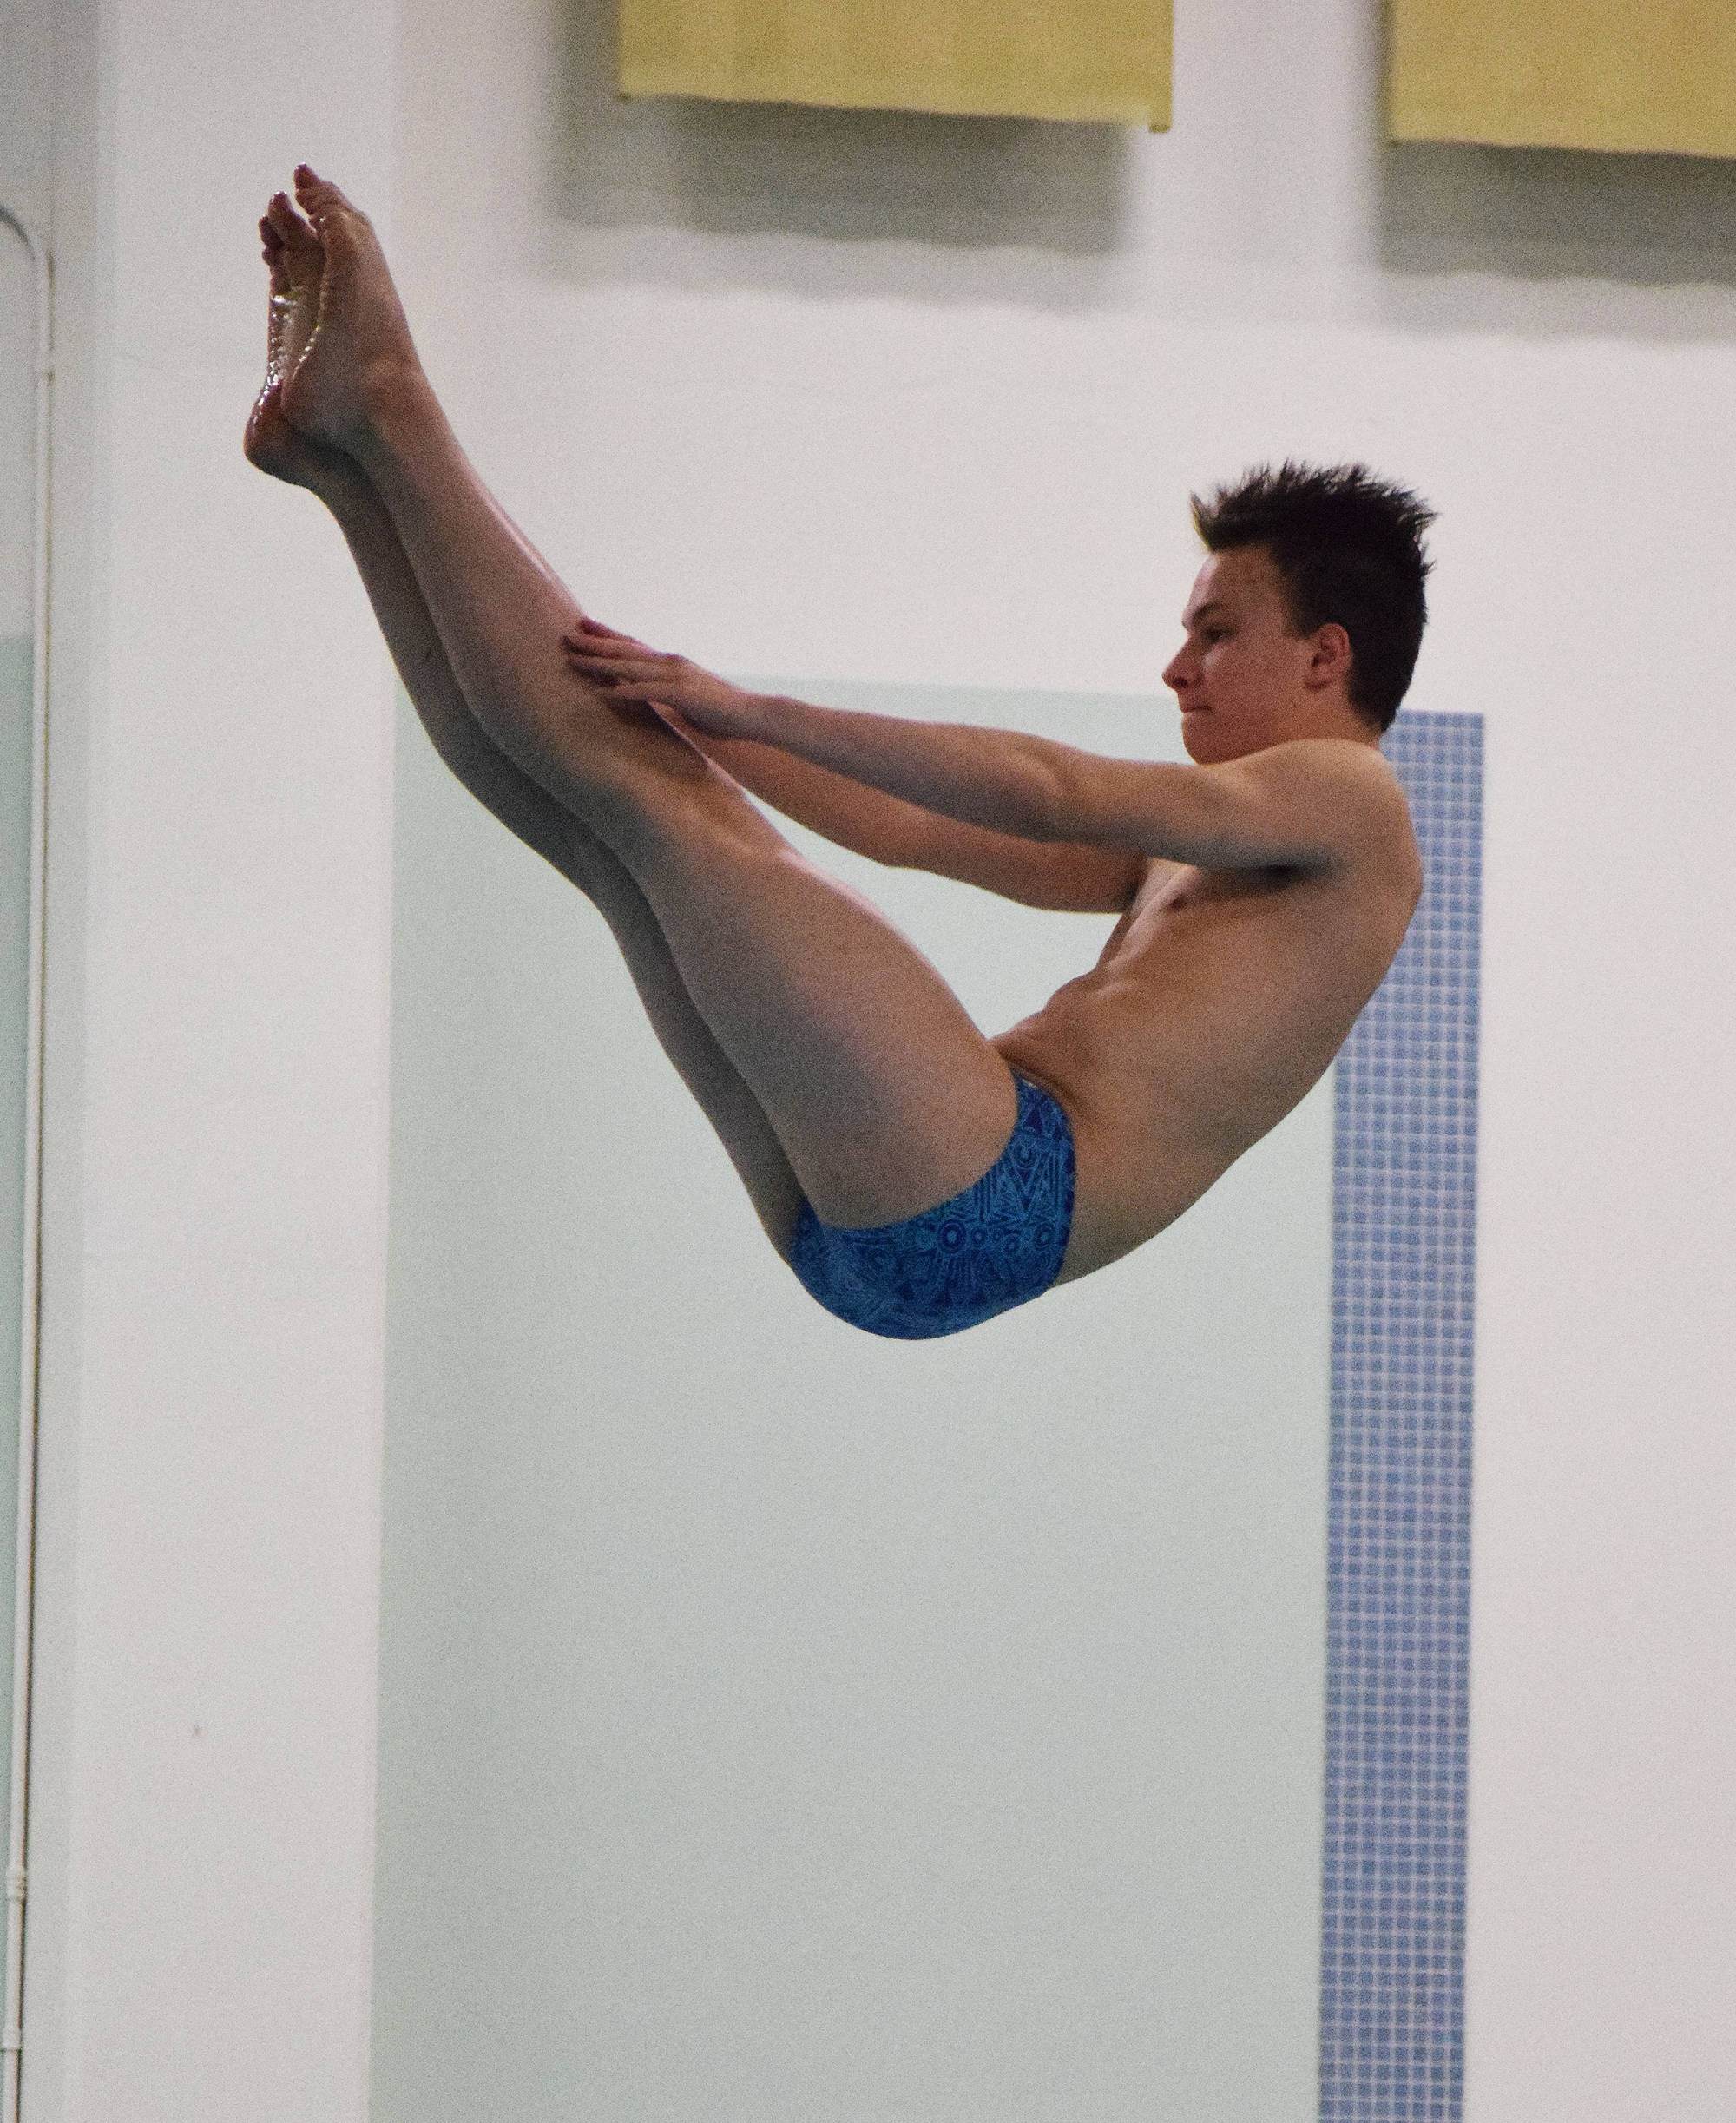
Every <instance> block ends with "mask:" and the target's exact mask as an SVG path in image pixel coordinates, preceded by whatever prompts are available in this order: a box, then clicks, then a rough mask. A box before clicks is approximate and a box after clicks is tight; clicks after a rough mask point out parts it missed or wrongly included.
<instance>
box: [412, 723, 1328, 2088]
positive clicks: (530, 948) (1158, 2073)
mask: <svg viewBox="0 0 1736 2123" xmlns="http://www.w3.org/2000/svg"><path fill="white" fill-rule="evenodd" d="M796 689H798V690H799V689H800V688H796ZM825 697H826V698H829V699H832V700H838V701H840V702H844V703H846V704H851V705H864V706H870V707H891V708H894V709H903V710H904V711H905V712H917V713H924V714H928V715H939V716H952V717H963V718H972V719H976V720H996V721H1012V720H1023V721H1025V722H1027V723H1029V725H1030V726H1034V727H1042V728H1046V729H1048V730H1049V731H1051V732H1053V733H1057V734H1062V735H1065V736H1069V737H1070V738H1072V739H1075V741H1078V742H1081V743H1083V744H1087V745H1090V746H1095V747H1097V748H1100V749H1103V750H1109V751H1119V752H1122V753H1139V752H1155V751H1156V750H1157V749H1158V748H1159V746H1160V743H1161V742H1167V732H1168V731H1169V730H1170V729H1171V728H1173V724H1174V716H1173V711H1170V712H1167V713H1166V709H1165V707H1162V706H1160V705H1159V704H1158V703H1156V702H1152V701H1127V700H1114V701H1112V700H1075V699H1055V698H1049V699H1042V698H1034V697H1032V696H1029V695H1008V694H985V693H944V692H922V693H918V692H916V691H914V690H900V691H891V690H885V691H882V690H877V689H874V688H864V687H829V688H826V689H825ZM397 805H398V810H397V851H396V860H395V887H394V889H395V893H396V913H395V928H396V936H395V972H394V996H393V1065H392V1167H391V1189H392V1193H391V1272H390V1287H389V1298H388V1305H389V1311H388V1372H387V1416H386V1439H385V1501H384V1522H383V1536H384V1552H383V1578H382V1618H381V1646H380V1686H381V1724H380V1762H379V1813H378V1873H377V1883H376V1886H377V1903H376V1909H377V1934H376V1975H375V2009H374V2102H373V2114H374V2119H375V2123H422V2119H424V2118H427V2117H429V2116H444V2115H458V2114H470V2113H477V2114H483V2113H486V2114H488V2115H489V2116H490V2117H491V2118H495V2119H498V2120H499V2123H530V2120H531V2119H536V2120H537V2123H541V2120H542V2119H544V2118H547V2119H549V2123H554V2119H556V2118H559V2119H561V2120H562V2123H569V2119H571V2118H573V2117H575V2116H584V2117H585V2118H587V2119H590V2120H593V2123H642V2120H644V2119H649V2118H656V2119H660V2120H667V2123H688V2120H689V2119H691V2123H700V2120H701V2119H703V2123H721V2120H722V2119H726V2118H739V2119H741V2120H742V2123H747V2120H748V2119H752V2120H753V2123H781V2120H783V2119H787V2120H788V2123H825V2120H826V2119H837V2120H838V2123H845V2120H846V2119H847V2120H848V2123H879V2120H881V2119H886V2120H889V2123H890V2120H891V2119H894V2118H897V2119H909V2120H910V2123H918V2120H920V2123H932V2120H933V2119H934V2118H937V2117H944V2118H945V2119H946V2123H976V2120H977V2119H980V2120H981V2123H1006V2119H1008V2118H1009V2117H1012V2116H1018V2115H1031V2116H1062V2115H1066V2116H1090V2117H1093V2118H1101V2119H1111V2118H1120V2117H1127V2118H1129V2119H1131V2118H1134V2117H1138V2118H1141V2119H1142V2120H1143V2119H1147V2118H1149V2117H1151V2116H1153V2115H1163V2116H1169V2115H1174V2116H1186V2117H1187V2119H1188V2120H1189V2123H1240V2119H1243V2118H1246V2117H1249V2116H1254V2115H1257V2116H1259V2117H1260V2118H1261V2119H1262V2123H1304V2120H1305V2119H1307V2118H1310V2117H1312V2114H1313V2111H1314V2102H1315V2067H1316V2013H1317V1968H1318V1920H1319V1880H1320V1864H1321V1854H1322V1846H1321V1786H1322V1737H1321V1736H1322V1725H1323V1715H1324V1685H1325V1684H1324V1642H1325V1454H1326V1431H1327V1407H1328V1362H1329V1332H1328V1326H1329V1323H1328V1305H1329V1297H1330V1255H1331V1220H1330V1190H1331V1154H1332V1142H1331V1125H1332V1123H1331V1101H1330V1096H1329V1094H1327V1093H1326V1092H1325V1088H1324V1087H1323V1089H1322V1091H1321V1092H1320V1093H1317V1094H1315V1095H1314V1096H1313V1097H1312V1098H1311V1099H1310V1100H1309V1101H1307V1103H1306V1104H1305V1106H1304V1108H1302V1109H1300V1110H1299V1112H1298V1113H1297V1114H1295V1115H1293V1116H1292V1119H1291V1121H1288V1122H1286V1124H1285V1126H1284V1127H1282V1128H1280V1129H1279V1131H1278V1132H1277V1133H1276V1134H1274V1135H1273V1136H1272V1137H1271V1138H1269V1139H1268V1140H1267V1141H1266V1143H1264V1144H1262V1145H1260V1146H1259V1147H1257V1149H1256V1150H1255V1151H1254V1152H1253V1153H1252V1154H1250V1155H1249V1156H1248V1157H1247V1158H1246V1160H1243V1162H1242V1163H1241V1164H1240V1166H1239V1167H1236V1168H1235V1170H1234V1171H1233V1173H1231V1174H1230V1176H1229V1177H1228V1178H1227V1179H1226V1180H1225V1181H1224V1182H1223V1183H1222V1184H1221V1185H1220V1187H1219V1188H1217V1189H1216V1190H1215V1191H1214V1192H1213V1194H1212V1195H1211V1196H1210V1197H1208V1198H1207V1200H1206V1201H1205V1202H1204V1203H1203V1204H1201V1205H1200V1207H1199V1208H1198V1209H1196V1210H1195V1211H1194V1212H1193V1213H1191V1214H1190V1215H1189V1216H1188V1217H1187V1218H1186V1219H1183V1221H1182V1222H1181V1223H1180V1224H1179V1225H1178V1226H1175V1227H1174V1230H1173V1231H1172V1232H1168V1233H1166V1234H1165V1235H1164V1236H1163V1237H1162V1238H1161V1239H1159V1240H1157V1241H1156V1242H1154V1244H1153V1245H1152V1246H1148V1247H1147V1248H1145V1249H1144V1250H1143V1251H1142V1252H1141V1253H1140V1254H1138V1255H1136V1256H1135V1257H1134V1259H1130V1260H1128V1261H1126V1262H1123V1263H1121V1264H1119V1265H1117V1266H1116V1267H1115V1268H1114V1269H1111V1270H1109V1271H1107V1272H1103V1273H1101V1274H1100V1275H1098V1276H1095V1277H1093V1278H1088V1279H1087V1280H1086V1281H1084V1282H1082V1283H1080V1284H1077V1285H1071V1286H1069V1287H1068V1288H1066V1289H1064V1290H1062V1291H1059V1292H1054V1293H1051V1294H1050V1295H1049V1297H1046V1298H1042V1299H1041V1300H1040V1301H1039V1302H1038V1303H1036V1305H1031V1306H1029V1307H1026V1308H1024V1309H1023V1311H1017V1312H1015V1313H1013V1314H1011V1315H1009V1316H1008V1317H1007V1318H1003V1319H1002V1320H999V1321H996V1322H995V1323H992V1324H990V1326H987V1327H984V1328H980V1329H977V1330H976V1331H973V1332H971V1333H969V1334H966V1335H963V1336H961V1337H959V1338H957V1339H954V1340H949V1341H943V1342H938V1343H925V1344H892V1343H886V1342H880V1341H876V1340H874V1339H872V1338H869V1337H866V1336H863V1335H859V1334H857V1333H855V1332H853V1331H852V1330H850V1329H848V1328H845V1327H843V1326H840V1325H839V1324H838V1323H836V1322H835V1321H833V1320H831V1319H830V1318H827V1317H826V1316H825V1314H824V1313H822V1312H821V1311H819V1309H818V1308H817V1307H816V1306H814V1305H812V1303H811V1301H810V1300H809V1299H808V1298H806V1296H805V1295H804V1294H803V1293H802V1292H801V1291H800V1290H799V1288H798V1286H797V1285H796V1283H795V1282H794V1279H793V1278H792V1277H791V1276H790V1275H789V1273H788V1272H787V1271H786V1269H785V1268H784V1267H783V1266H782V1265H781V1264H780V1263H779V1261H778V1260H777V1259H776V1258H775V1257H774V1256H773V1253H772V1252H771V1251H770V1249H769V1248H768V1247H767V1246H766V1242H765V1240H764V1239H763V1237H762V1236H761V1234H760V1232H759V1227H758V1226H757V1225H756V1223H755V1222H754V1219H753V1216H752V1213H751V1212H750V1211H749V1209H748V1207H747V1206H746V1201H745V1200H744V1199H742V1198H741V1196H740V1192H739V1189H738V1187H737V1186H736V1182H735V1180H734V1178H733V1174H732V1173H731V1172H730V1171H729V1168H728V1167H727V1164H726V1162H725V1160H724V1158H723V1155H722V1153H721V1151H720V1149H719V1148H718V1147H717V1146H716V1144H715V1143H714V1141H713V1139H712V1137H711V1135H710V1134H709V1131H708V1130H707V1127H706V1126H705V1124H704V1122H703V1121H701V1120H700V1117H699V1115H698V1114H697V1112H696V1111H695V1110H694V1108H693V1107H692V1105H691V1103H690V1101H688V1099H687V1094H686V1093H685V1092H684V1091H682V1089H681V1087H680V1086H679V1084H678V1083H677V1082H676V1081H675V1079H674V1075H673V1072H672V1071H671V1070H670V1069H669V1068H668V1067H667V1063H666V1062H664V1061H663V1060H662V1058H661V1055H660V1054H659V1053H658V1051H657V1048H656V1046H655V1043H654V1040H653V1039H652V1037H651V1035H650V1034H649V1032H648V1030H647V1029H646V1028H645V1026H644V1024H643V1023H642V1022H641V1018H640V1016H639V1014H638V1010H637V1006H636V1004H635V1002H634V1000H633V997H632V994H631V990H630V988H629V987H628V982H627V979H626V976H625V974H624V972H623V971H622V969H621V966H620V964H619V962H618V960H617V959H616V957H615V953H614V950H613V947H612V945H611V944H610V943H609V942H608V937H607V935H606V932H605V931H604V930H603V929H602V924H601V923H600V921H599V920H598V919H597V917H595V915H594V914H593V913H592V912H591V911H590V910H589V908H588V907H586V906H585V905H584V904H583V903H582V901H581V900H580V899H579V897H578V896H577V895H576V894H575V892H574V891H572V889H571V888H570V887H569V885H567V884H565V883H564V882H563V881H562V880H561V879H560V878H559V877H556V876H555V875H554V873H553V872H551V871H548V870H546V869H545V868H544V867H543V866H542V865H541V864H539V863H537V862H536V859H535V858H532V857H530V856H529V855H528V854H527V853H526V852H525V851H523V850H522V849H520V848H518V847H517V846H516V845H514V844H513V843H511V842H510V840H509V839H508V838H507V836H506V835H505V834H504V833H503V831H501V830H500V829H499V828H498V827H496V825H494V824H493V822H492V821H491V820H490V819H488V818H486V817H484V815H483V813H482V812H480V810H478V809H477V806H476V805H474V804H473V803H472V802H471V800H470V799H469V797H467V796H466V795H465V794H464V792H462V791H461V790H460V789H458V787H457V785H456V784H454V783H453V782H451V781H450V779H449V778H448V777H447V776H446V774H445V772H444V769H443V768H442V767H440V766H439V765H438V764H437V761H436V760H435V759H434V758H433V756H432V754H431V751H430V749H429V747H428V746H427V744H426V741H425V739H424V738H423V736H422V734H421V733H420V730H419V728H418V726H416V724H415V723H414V720H413V718H411V716H410V714H409V712H408V709H407V707H404V708H403V709H402V712H401V726H400V737H399V759H398V788H397ZM828 859H829V860H831V861H832V862H834V863H835V864H836V867H837V868H838V871H840V872H847V873H848V874H849V876H850V877H852V880H853V881H857V882H859V883H861V884H864V886H865V888H867V889H871V890H872V891H873V892H874V894H875V896H876V897H878V899H879V900H880V902H881V904H884V905H885V906H886V907H887V908H888V909H889V910H891V912H892V913H893V915H894V917H895V918H896V919H898V921H899V923H900V924H901V925H902V926H904V928H905V929H906V930H907V931H908V932H910V933H911V934H912V935H914V936H915V937H917V941H919V942H920V943H922V944H923V945H924V948H925V949H927V950H929V951H930V955H931V956H933V957H935V958H936V960H937V962H938V963H939V964H940V965H941V968H942V969H943V971H944V972H945V973H946V974H947V975H948V976H949V977H950V978H952V979H953V980H954V981H955V982H956V983H957V985H958V987H959V988H960V990H961V992H962V993H963V995H964V996H965V999H966V1001H967V1002H969V1003H970V1006H971V1007H972V1009H974V1010H975V1011H976V1014H977V1015H979V1017H981V1018H982V1019H983V1021H984V1022H996V1023H1004V1022H1009V1021H1010V1020H1011V1018H1013V1017H1014V1016H1015V1015H1020V1014H1023V1011H1024V1009H1027V1008H1029V1006H1030V1005H1031V1004H1032V1003H1033V1002H1036V1001H1039V1000H1040V999H1041V998H1042V996H1043V995H1045V994H1047V993H1048V992H1049V989H1052V988H1053V987H1054V986H1055V984H1056V983H1058V982H1059V981H1060V980H1061V979H1062V978H1063V977H1066V976H1068V975H1069V974H1070V973H1072V972H1075V971H1077V970H1078V969H1080V967H1081V965H1082V964H1083V963H1089V960H1090V959H1091V957H1092V956H1095V950H1096V949H1097V948H1098V946H1099V944H1100V943H1101V939H1102V937H1103V936H1105V935H1106V934H1107V932H1108V928H1109V926H1110V923H1109V921H1108V917H1075V916H1063V915H1042V914H1035V913H1033V912H1031V911H1030V910H1024V909H1017V908H1013V907H1009V906H1007V905H1005V904H1003V903H998V902H995V901H992V900H990V898H988V897H986V896H984V895H982V894H979V893H976V892H973V891H969V890H967V889H965V888H963V887H960V886H957V885H950V884H941V883H938V882H937V881H936V880H933V879H928V878H922V877H907V876H904V875H901V874H898V873H888V872H884V871H875V870H874V869H873V868H872V866H871V865H869V864H858V863H855V862H853V861H851V860H849V859H848V858H842V857H840V856H838V854H837V852H836V851H829V854H828Z"/></svg>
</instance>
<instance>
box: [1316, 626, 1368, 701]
mask: <svg viewBox="0 0 1736 2123" xmlns="http://www.w3.org/2000/svg"><path fill="white" fill-rule="evenodd" d="M1311 641H1312V647H1311V653H1310V654H1309V658H1308V673H1307V676H1306V677H1305V679H1304V680H1303V683H1304V684H1305V686H1306V687H1308V688H1309V689H1310V691H1312V692H1324V691H1325V689H1326V687H1329V686H1348V685H1349V684H1350V680H1351V666H1352V665H1353V664H1354V663H1355V661H1356V652H1355V651H1354V650H1353V649H1352V648H1351V638H1350V636H1349V634H1346V633H1345V630H1344V628H1342V627H1341V626H1339V624H1338V621H1337V620H1335V619H1329V620H1328V621H1326V623H1325V626H1324V627H1320V628H1316V629H1315V631H1314V634H1312V637H1311Z"/></svg>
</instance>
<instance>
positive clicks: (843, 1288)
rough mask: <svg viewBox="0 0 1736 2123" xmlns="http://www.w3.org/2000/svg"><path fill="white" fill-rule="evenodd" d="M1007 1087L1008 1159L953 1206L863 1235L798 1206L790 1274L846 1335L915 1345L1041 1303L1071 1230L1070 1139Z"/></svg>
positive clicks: (1030, 1092)
mask: <svg viewBox="0 0 1736 2123" xmlns="http://www.w3.org/2000/svg"><path fill="white" fill-rule="evenodd" d="M1013 1081H1014V1084H1015V1085H1016V1088H1017V1090H1018V1094H1019V1115H1018V1119H1017V1120H1016V1121H1014V1123H1013V1132H1012V1134H1011V1136H1010V1138H1009V1140H1008V1143H1007V1147H1006V1148H1005V1149H1004V1150H1003V1151H1002V1153H1001V1154H1000V1156H999V1157H998V1158H996V1160H995V1162H994V1163H993V1164H992V1165H991V1166H990V1167H989V1169H988V1171H987V1172H985V1173H983V1177H982V1178H981V1179H980V1180H977V1181H976V1184H975V1185H974V1186H967V1187H966V1188H965V1190H964V1192H963V1193H962V1194H955V1195H954V1196H953V1198H952V1200H950V1201H943V1202H942V1203H940V1204H939V1205H938V1206H937V1207H936V1208H932V1209H924V1210H923V1211H922V1212H921V1213H920V1214H919V1215H917V1216H912V1217H907V1218H905V1219H904V1222H903V1223H901V1224H874V1225H871V1226H869V1227H868V1228H867V1229H866V1230H863V1231H848V1230H840V1229H839V1228H838V1226H835V1225H832V1224H822V1223H821V1222H820V1220H819V1218H818V1217H817V1216H816V1215H815V1214H814V1213H813V1210H812V1207H811V1206H809V1205H808V1204H807V1203H806V1202H804V1203H803V1204H802V1213H801V1215H800V1217H799V1219H798V1220H797V1224H796V1234H795V1237H794V1239H792V1241H791V1245H790V1265H791V1267H792V1268H793V1269H794V1270H795V1272H796V1274H797V1277H798V1278H799V1280H800V1282H801V1285H802V1287H803V1288H804V1289H805V1290H806V1292H807V1293H808V1295H809V1296H810V1297H811V1298H814V1299H816V1300H817V1301H818V1302H819V1304H821V1305H824V1306H825V1309H826V1311H828V1312H832V1313H835V1314H836V1315H837V1317H838V1318H839V1319H841V1320H843V1321H845V1324H848V1325H850V1326H852V1327H862V1328H865V1330H866V1331H867V1332H869V1333H870V1334H886V1335H891V1336H893V1337H895V1338H898V1340H900V1341H906V1342H914V1341H922V1340H924V1339H925V1338H928V1337H930V1336H933V1335H939V1334H957V1332H958V1331H959V1330H960V1329H961V1328H962V1327H974V1326H976V1325H978V1324H981V1322H982V1321H983V1320H985V1319H992V1318H994V1317H995V1315H996V1312H1004V1311H1009V1310H1010V1309H1011V1308H1012V1307H1013V1306H1014V1305H1023V1304H1025V1303H1026V1302H1027V1301H1028V1300H1029V1298H1038V1297H1041V1296H1042V1293H1043V1292H1044V1291H1045V1290H1047V1289H1048V1288H1049V1285H1050V1284H1051V1283H1052V1282H1053V1281H1054V1280H1055V1277H1056V1275H1057V1274H1058V1273H1059V1272H1060V1270H1061V1258H1062V1254H1063V1253H1065V1252H1066V1251H1067V1234H1068V1232H1069V1231H1070V1230H1071V1229H1072V1227H1073V1128H1072V1126H1071V1124H1070V1122H1069V1120H1068V1118H1067V1115H1066V1114H1065V1113H1064V1112H1063V1111H1062V1108H1061V1107H1060V1106H1059V1105H1058V1104H1057V1102H1056V1101H1055V1100H1054V1099H1053V1098H1051V1097H1050V1096H1049V1093H1048V1092H1047V1091H1044V1090H1042V1089H1041V1088H1039V1087H1038V1086H1037V1085H1036V1084H1033V1083H1027V1082H1026V1081H1025V1080H1024V1078H1023V1076H1015V1077H1014V1079H1013Z"/></svg>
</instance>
